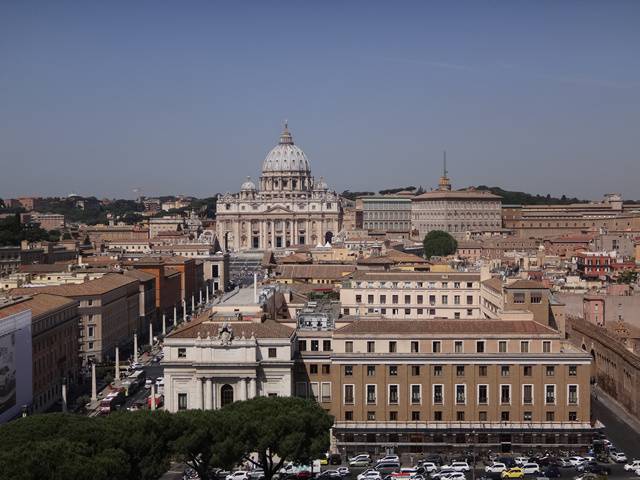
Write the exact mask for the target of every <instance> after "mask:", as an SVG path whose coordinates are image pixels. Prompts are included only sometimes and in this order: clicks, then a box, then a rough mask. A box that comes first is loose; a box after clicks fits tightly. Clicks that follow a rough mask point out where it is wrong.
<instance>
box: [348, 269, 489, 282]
mask: <svg viewBox="0 0 640 480" xmlns="http://www.w3.org/2000/svg"><path fill="white" fill-rule="evenodd" d="M351 278H353V279H354V280H382V281H388V282H393V281H408V282H410V281H417V282H421V281H426V282H428V281H441V280H445V281H462V282H473V281H477V280H479V279H480V274H479V273H457V272H451V273H446V272H445V273H441V272H408V271H390V272H376V271H368V270H357V271H356V272H354V273H353V274H352V275H351Z"/></svg>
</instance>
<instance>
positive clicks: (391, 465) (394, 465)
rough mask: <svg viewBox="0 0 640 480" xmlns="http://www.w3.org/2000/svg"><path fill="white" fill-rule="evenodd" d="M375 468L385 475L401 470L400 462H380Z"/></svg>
mask: <svg viewBox="0 0 640 480" xmlns="http://www.w3.org/2000/svg"><path fill="white" fill-rule="evenodd" d="M375 469H376V470H377V471H378V472H380V475H382V476H383V477H384V476H385V475H389V474H391V473H395V472H399V471H400V462H380V463H378V464H376V466H375Z"/></svg>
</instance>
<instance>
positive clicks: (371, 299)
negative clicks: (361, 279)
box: [367, 295, 374, 304]
mask: <svg viewBox="0 0 640 480" xmlns="http://www.w3.org/2000/svg"><path fill="white" fill-rule="evenodd" d="M367 303H369V304H371V303H374V302H373V295H367Z"/></svg>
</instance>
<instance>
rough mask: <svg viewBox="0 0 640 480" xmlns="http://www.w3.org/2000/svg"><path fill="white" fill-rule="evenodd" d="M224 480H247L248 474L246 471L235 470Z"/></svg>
mask: <svg viewBox="0 0 640 480" xmlns="http://www.w3.org/2000/svg"><path fill="white" fill-rule="evenodd" d="M226 480H249V472H247V471H246V470H237V471H235V472H232V473H230V474H229V475H227V478H226Z"/></svg>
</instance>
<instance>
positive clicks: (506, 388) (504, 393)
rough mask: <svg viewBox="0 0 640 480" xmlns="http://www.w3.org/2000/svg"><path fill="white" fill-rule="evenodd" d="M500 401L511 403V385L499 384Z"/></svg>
mask: <svg viewBox="0 0 640 480" xmlns="http://www.w3.org/2000/svg"><path fill="white" fill-rule="evenodd" d="M500 403H502V404H507V403H511V385H500Z"/></svg>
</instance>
